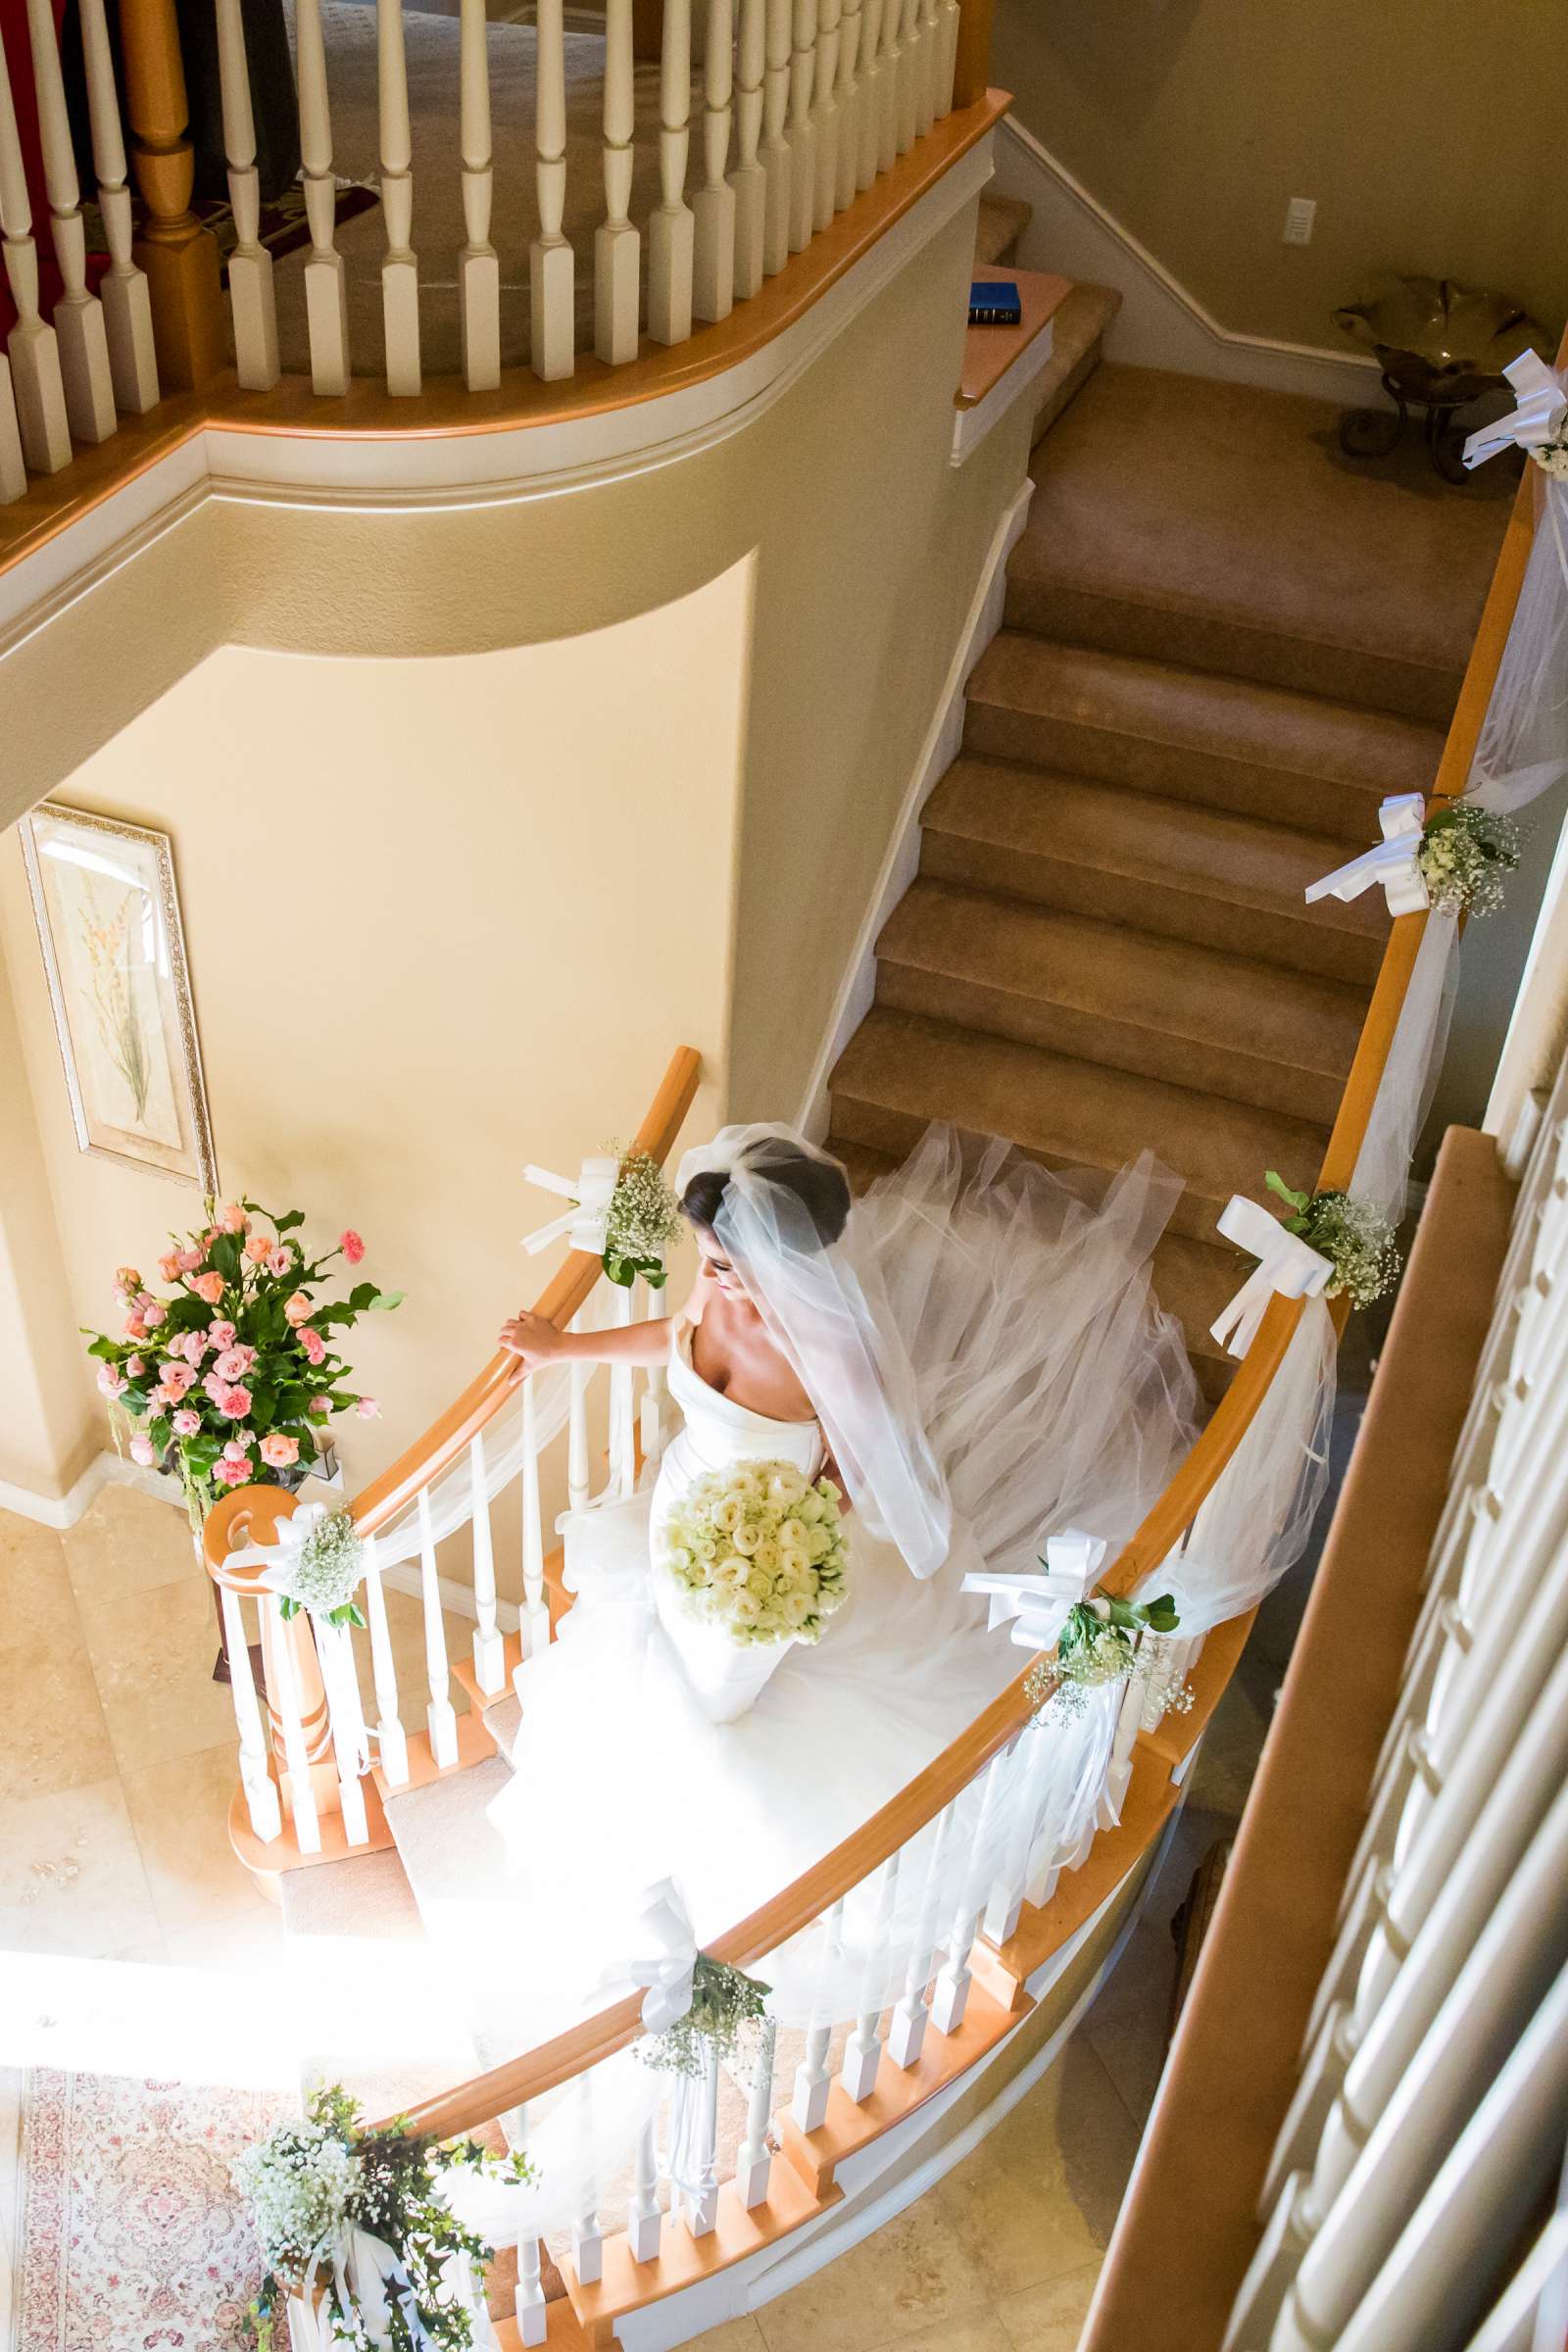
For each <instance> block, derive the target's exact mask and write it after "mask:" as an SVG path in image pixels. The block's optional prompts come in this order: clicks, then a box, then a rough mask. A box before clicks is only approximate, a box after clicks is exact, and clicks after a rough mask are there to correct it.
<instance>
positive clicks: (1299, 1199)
mask: <svg viewBox="0 0 1568 2352" xmlns="http://www.w3.org/2000/svg"><path fill="white" fill-rule="evenodd" d="M1263 1182H1264V1183H1265V1184H1266V1185H1267V1187H1268V1189H1269V1191H1270V1192H1271V1193H1278V1195H1279V1197H1280V1199H1281V1200H1282V1201H1289V1202H1290V1204H1291V1206H1292V1208H1294V1209H1295V1211H1296V1213H1297V1215H1298V1216H1301V1215H1303V1214H1304V1213H1305V1211H1306V1210H1307V1209H1308V1208H1310V1207H1311V1205H1312V1196H1311V1194H1310V1193H1293V1192H1292V1190H1291V1188H1290V1186H1289V1185H1288V1184H1287V1183H1286V1181H1285V1179H1284V1177H1283V1176H1282V1175H1281V1174H1280V1172H1279V1170H1278V1169H1277V1168H1270V1169H1269V1170H1268V1171H1267V1173H1266V1174H1265V1176H1264V1178H1263ZM1287 1231H1290V1232H1294V1231H1295V1227H1294V1226H1288V1227H1287Z"/></svg>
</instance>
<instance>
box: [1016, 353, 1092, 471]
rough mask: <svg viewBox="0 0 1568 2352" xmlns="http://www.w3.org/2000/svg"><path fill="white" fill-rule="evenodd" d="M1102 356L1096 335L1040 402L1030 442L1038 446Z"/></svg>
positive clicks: (1081, 387)
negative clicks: (1079, 357) (1080, 356)
mask: <svg viewBox="0 0 1568 2352" xmlns="http://www.w3.org/2000/svg"><path fill="white" fill-rule="evenodd" d="M1102 358H1103V348H1102V342H1101V338H1100V336H1099V335H1097V336H1096V337H1095V339H1094V341H1093V342H1092V343H1091V344H1090V345H1089V346H1088V348H1087V349H1086V351H1085V352H1084V354H1083V357H1082V358H1081V359H1079V360H1075V361H1074V362H1073V365H1072V367H1071V368H1069V369H1068V371H1067V373H1066V374H1065V375H1064V376H1063V377H1062V379H1061V381H1060V383H1059V384H1056V385H1055V386H1054V387H1053V389H1052V390H1051V391H1049V392H1048V393H1047V394H1046V396H1045V399H1044V400H1043V401H1042V402H1041V404H1040V407H1039V409H1038V410H1037V411H1036V413H1035V421H1034V431H1033V433H1032V435H1031V442H1032V444H1034V445H1036V446H1038V444H1039V443H1040V442H1042V441H1043V440H1044V439H1045V437H1046V435H1047V433H1049V432H1050V430H1051V428H1052V426H1053V425H1054V423H1055V421H1056V419H1057V417H1059V416H1060V415H1061V414H1062V411H1063V410H1064V409H1067V408H1070V407H1071V405H1072V403H1073V402H1074V401H1075V400H1076V399H1077V397H1078V395H1079V393H1080V392H1081V391H1082V390H1083V388H1084V386H1085V384H1087V383H1088V381H1089V378H1090V377H1091V376H1092V375H1093V374H1094V372H1095V369H1096V368H1098V367H1099V366H1100V363H1101V360H1102ZM1048 372H1049V371H1048Z"/></svg>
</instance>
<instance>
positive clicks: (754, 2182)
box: [735, 2017, 778, 2213]
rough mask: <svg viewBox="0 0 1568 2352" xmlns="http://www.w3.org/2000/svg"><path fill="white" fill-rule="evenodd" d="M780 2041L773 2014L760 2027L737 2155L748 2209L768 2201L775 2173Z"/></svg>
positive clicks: (739, 2185)
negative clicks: (772, 2140) (772, 2128)
mask: <svg viewBox="0 0 1568 2352" xmlns="http://www.w3.org/2000/svg"><path fill="white" fill-rule="evenodd" d="M777 2043H778V2026H777V2023H776V2021H775V2020H774V2019H773V2018H771V2017H764V2018H763V2019H762V2020H761V2022H760V2025H759V2027H758V2029H757V2055H756V2060H755V2064H754V2068H753V2073H752V2083H751V2091H750V2094H749V2096H748V2098H747V2102H746V2137H745V2138H744V2139H743V2140H742V2142H741V2145H740V2152H739V2154H738V2155H737V2156H736V2159H735V2193H736V2195H737V2196H738V2197H739V2198H740V2201H741V2204H742V2205H743V2206H744V2207H745V2209H746V2211H747V2212H748V2213H750V2212H751V2210H752V2208H753V2207H754V2206H755V2205H760V2204H763V2203H764V2202H765V2201H766V2197H767V2189H768V2181H769V2179H770V2178H771V2175H772V2169H773V2158H772V2154H771V2152H770V2150H769V2148H768V2144H767V2127H768V2122H769V2119H770V2118H771V2116H772V2113H773V2061H774V2053H775V2050H776V2047H777Z"/></svg>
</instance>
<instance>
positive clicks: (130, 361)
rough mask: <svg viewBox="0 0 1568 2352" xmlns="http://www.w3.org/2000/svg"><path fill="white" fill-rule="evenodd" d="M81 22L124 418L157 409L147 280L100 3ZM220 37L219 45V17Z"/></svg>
mask: <svg viewBox="0 0 1568 2352" xmlns="http://www.w3.org/2000/svg"><path fill="white" fill-rule="evenodd" d="M80 23H81V51H82V63H83V68H84V70H85V73H86V80H87V112H88V119H89V121H90V123H91V125H92V161H93V171H94V172H95V174H96V176H97V180H98V210H99V213H100V215H101V217H102V220H103V224H104V238H105V241H106V243H107V244H108V247H109V268H108V269H107V270H105V272H104V274H103V276H102V278H101V279H100V280H99V285H98V299H99V301H100V302H101V303H102V304H103V309H104V324H105V327H106V328H107V330H108V335H109V368H110V374H111V377H112V379H113V382H114V388H115V405H116V407H117V408H119V409H121V410H123V412H124V414H125V415H126V416H127V417H141V416H144V415H145V414H146V412H147V411H148V410H149V409H150V408H153V407H154V406H156V404H157V400H158V358H157V354H156V352H155V351H154V348H153V306H152V297H151V294H150V292H149V290H148V285H147V279H146V276H145V274H144V273H143V271H141V270H138V269H137V267H136V265H135V263H134V262H133V261H132V260H131V258H130V250H131V233H132V231H131V210H130V184H129V180H128V177H127V174H126V169H125V139H124V133H123V130H122V128H121V121H120V92H119V90H118V89H117V87H116V84H115V61H114V54H113V51H112V50H111V48H110V44H109V26H108V24H107V22H106V21H105V17H104V0H81V7H80ZM219 32H220V40H221V38H222V14H221V12H220V17H219ZM234 218H235V223H236V226H237V225H238V224H239V219H240V216H239V212H238V208H237V207H236V210H235V216H234ZM230 268H231V269H232V263H231V264H230ZM242 380H243V379H242ZM274 380H275V379H274Z"/></svg>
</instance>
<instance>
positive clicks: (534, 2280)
mask: <svg viewBox="0 0 1568 2352" xmlns="http://www.w3.org/2000/svg"><path fill="white" fill-rule="evenodd" d="M527 2137H528V2110H527V2108H526V2107H519V2108H517V2109H516V2111H515V2117H514V2123H513V2144H514V2145H515V2147H519V2148H525V2147H526V2145H527ZM524 2193H526V2192H524ZM512 2308H513V2315H514V2317H515V2320H516V2323H517V2340H518V2342H519V2343H522V2344H542V2343H545V2342H547V2341H548V2340H549V2333H550V2329H549V2313H548V2311H547V2309H546V2305H545V2290H544V2279H543V2275H542V2265H541V2263H540V2260H539V2236H538V2232H537V2231H536V2230H533V2229H526V2228H524V2229H521V2230H519V2232H518V2234H517V2283H516V2285H515V2287H514V2289H513V2296H512Z"/></svg>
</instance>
